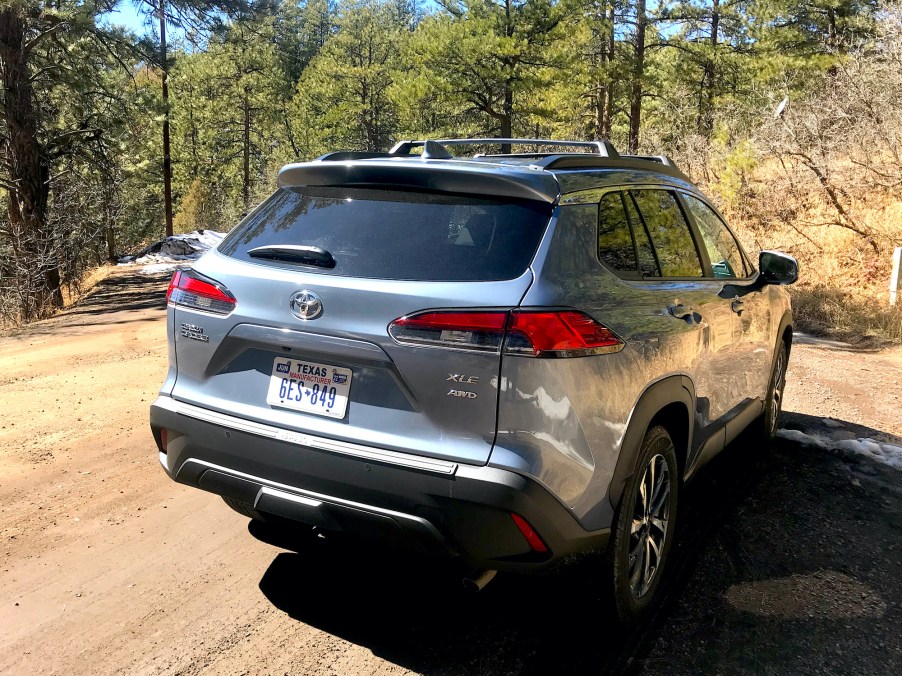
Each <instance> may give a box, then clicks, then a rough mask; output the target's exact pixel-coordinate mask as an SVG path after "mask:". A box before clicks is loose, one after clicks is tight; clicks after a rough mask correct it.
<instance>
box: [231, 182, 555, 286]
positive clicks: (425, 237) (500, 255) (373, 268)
mask: <svg viewBox="0 0 902 676" xmlns="http://www.w3.org/2000/svg"><path fill="white" fill-rule="evenodd" d="M550 215H551V206H550V205H547V204H541V203H538V202H527V201H517V202H512V201H503V202H502V201H496V200H484V199H472V198H470V197H463V196H447V195H434V194H430V193H412V192H395V191H389V190H357V189H347V188H340V189H336V188H291V189H287V188H283V189H281V190H279V191H277V192H276V193H275V194H274V195H273V196H272V197H270V198H269V199H268V200H267V201H266V202H264V203H263V204H262V205H261V207H260V208H259V209H257V210H256V211H254V212H252V213H251V214H250V215H249V216H248V217H247V218H246V219H245V220H244V221H242V222H241V223H239V224H238V225H237V226H236V227H235V229H234V230H232V232H231V233H229V235H228V237H226V238H225V239H224V240H223V241H222V243H221V244H220V245H219V251H220V252H221V253H224V254H226V255H227V256H232V257H234V258H239V259H241V260H245V261H252V262H255V263H261V264H266V265H278V266H280V267H287V268H294V269H301V270H304V271H305V272H315V273H321V274H325V275H340V276H343V277H367V278H371V279H399V280H411V281H436V282H437V281H448V282H466V281H496V280H504V279H514V278H516V277H519V276H520V275H521V274H523V272H524V271H525V270H526V268H527V267H528V266H529V263H530V261H531V260H532V257H533V255H535V252H536V249H537V248H538V245H539V240H540V239H541V237H542V233H543V232H544V230H545V226H546V225H547V223H548V219H549V217H550ZM278 245H283V246H284V245H295V246H297V245H301V246H315V247H319V248H321V249H325V250H326V251H328V252H329V253H330V254H331V255H332V257H333V258H334V259H335V267H333V268H328V267H319V266H315V265H304V264H298V263H290V262H286V263H283V262H278V261H273V260H264V259H261V258H257V257H253V256H250V255H248V251H250V250H251V249H255V248H257V247H261V246H278Z"/></svg>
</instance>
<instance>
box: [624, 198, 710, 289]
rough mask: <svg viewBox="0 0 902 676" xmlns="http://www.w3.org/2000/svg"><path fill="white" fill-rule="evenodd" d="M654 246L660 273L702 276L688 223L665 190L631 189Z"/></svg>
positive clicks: (699, 260)
mask: <svg viewBox="0 0 902 676" xmlns="http://www.w3.org/2000/svg"><path fill="white" fill-rule="evenodd" d="M630 193H631V194H632V196H633V198H634V199H635V201H636V206H637V207H638V209H639V214H640V216H641V218H642V222H643V224H644V225H645V228H646V230H647V232H648V235H649V237H650V238H651V241H652V245H653V246H654V250H655V254H656V258H657V261H658V266H659V267H660V270H661V275H662V276H663V277H702V276H703V275H704V272H703V270H702V264H701V259H700V258H699V256H698V251H697V250H696V248H695V241H694V240H693V238H692V233H691V232H690V230H689V224H688V223H687V222H686V218H685V217H684V216H683V211H682V209H680V205H679V203H678V202H677V199H676V195H675V194H674V193H673V192H671V191H669V190H655V189H649V190H631V191H630Z"/></svg>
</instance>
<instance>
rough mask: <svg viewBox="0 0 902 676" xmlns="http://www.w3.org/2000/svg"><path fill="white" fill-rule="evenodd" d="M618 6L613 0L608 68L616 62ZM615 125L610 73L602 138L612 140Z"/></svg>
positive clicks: (605, 95) (607, 81) (612, 79)
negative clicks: (616, 10) (615, 12)
mask: <svg viewBox="0 0 902 676" xmlns="http://www.w3.org/2000/svg"><path fill="white" fill-rule="evenodd" d="M615 9H616V6H615V4H614V0H611V9H610V12H611V14H610V17H611V19H610V21H611V23H610V26H609V27H608V30H609V31H610V32H609V33H608V66H609V67H610V65H611V64H612V63H613V62H614V49H615V47H616V45H617V36H616V35H615V32H614V28H615V25H616V23H615V22H616V16H615V14H614V10H615ZM613 124H614V78H613V74H612V73H610V72H609V73H608V77H607V80H606V82H605V88H604V120H603V124H602V127H603V128H602V138H606V139H610V138H611V128H612V127H613Z"/></svg>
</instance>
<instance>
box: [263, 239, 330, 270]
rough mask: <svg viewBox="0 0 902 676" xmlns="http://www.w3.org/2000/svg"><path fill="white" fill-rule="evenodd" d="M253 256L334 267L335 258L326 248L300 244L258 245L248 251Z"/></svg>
mask: <svg viewBox="0 0 902 676" xmlns="http://www.w3.org/2000/svg"><path fill="white" fill-rule="evenodd" d="M247 255H248V256H251V257H253V258H265V259H267V260H271V261H284V262H285V263H300V264H301V265H316V266H319V267H321V268H334V267H335V259H334V258H333V257H332V254H330V253H329V252H328V251H326V250H325V249H322V248H320V247H318V246H306V245H298V244H268V245H266V246H258V247H256V248H254V249H251V250H250V251H248V252H247Z"/></svg>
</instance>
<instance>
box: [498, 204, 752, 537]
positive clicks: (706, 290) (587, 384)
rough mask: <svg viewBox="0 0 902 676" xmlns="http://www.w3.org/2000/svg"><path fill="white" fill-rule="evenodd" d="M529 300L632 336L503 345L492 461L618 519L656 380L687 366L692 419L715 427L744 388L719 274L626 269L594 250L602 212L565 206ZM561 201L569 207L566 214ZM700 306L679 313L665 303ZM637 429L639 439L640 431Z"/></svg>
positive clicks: (580, 510) (597, 521)
mask: <svg viewBox="0 0 902 676" xmlns="http://www.w3.org/2000/svg"><path fill="white" fill-rule="evenodd" d="M575 208H581V207H575V206H564V207H560V208H559V214H558V218H557V220H556V222H555V224H554V227H555V231H554V235H553V240H552V244H551V246H550V247H549V249H548V252H547V255H546V256H545V257H544V258H538V259H537V260H536V268H537V269H536V282H535V283H534V284H533V285H532V286H531V287H530V289H529V291H528V292H527V294H526V296H525V298H524V300H523V303H522V305H523V306H524V307H530V306H540V307H541V306H546V307H547V306H565V307H576V308H579V309H580V310H583V311H585V312H587V313H588V314H590V315H591V316H592V317H593V318H595V319H596V320H597V321H599V322H601V323H602V324H604V325H605V326H607V327H608V328H610V329H611V330H613V331H614V332H615V333H617V335H619V336H620V337H621V338H622V339H623V340H624V341H625V344H626V345H625V348H624V349H623V350H622V351H620V352H617V353H614V354H606V355H598V356H591V357H582V358H573V359H558V360H543V359H530V358H524V357H510V356H505V357H504V358H503V359H502V366H501V374H502V380H501V393H500V399H499V412H498V434H497V437H496V445H495V449H494V451H493V454H492V457H491V459H490V464H492V465H497V466H499V467H505V468H510V469H514V470H516V471H521V472H523V473H525V474H527V475H529V476H531V477H533V478H535V479H536V480H538V481H540V482H542V483H543V484H544V485H545V486H547V487H548V488H549V489H550V490H551V491H552V492H553V493H555V494H556V495H557V496H558V497H559V499H561V500H562V501H564V502H565V503H566V504H567V505H568V506H569V507H570V508H571V509H572V510H573V511H574V513H575V515H576V517H577V518H578V519H580V520H581V523H582V524H583V526H584V527H586V528H592V527H604V526H607V525H609V522H608V523H605V520H606V519H610V517H611V515H612V512H611V505H610V501H609V500H607V499H605V498H607V496H608V489H609V486H610V483H611V478H612V475H613V473H614V469H615V467H616V465H617V460H618V457H619V455H620V453H621V452H622V449H623V440H624V435H625V434H626V432H627V427H628V424H629V422H630V418H631V414H632V412H633V411H634V409H635V407H636V405H637V402H639V400H640V398H641V396H642V394H643V392H644V390H645V389H646V388H647V387H648V385H649V383H654V382H655V381H657V380H660V379H662V378H666V377H667V376H686V377H687V378H688V381H689V382H690V383H691V387H692V389H694V392H695V398H694V403H695V410H694V411H692V413H693V416H694V418H695V421H696V425H695V426H696V427H697V428H698V429H699V430H700V431H701V432H702V433H703V434H701V435H700V440H699V442H698V443H701V442H702V441H703V440H704V438H705V435H704V432H708V433H709V434H710V433H713V432H714V430H716V429H717V428H718V427H720V426H722V425H723V424H724V423H725V421H726V419H727V418H728V416H729V415H730V413H731V411H732V409H733V408H735V406H736V405H737V403H738V402H739V400H740V399H741V397H739V396H738V394H737V393H736V392H735V387H734V381H733V380H732V375H731V369H733V368H735V364H736V363H737V361H738V362H739V363H741V360H739V359H738V355H736V354H735V353H734V352H733V351H732V347H733V341H732V316H731V313H730V310H729V302H728V301H726V300H725V299H724V298H723V297H722V295H721V294H720V292H721V291H722V289H723V286H724V285H723V283H722V282H718V281H716V280H704V279H699V280H679V281H678V280H673V281H671V280H655V281H637V282H632V281H625V280H622V279H620V278H618V277H616V276H615V275H614V274H613V273H611V272H610V271H608V270H607V269H606V268H604V267H603V266H602V265H601V264H600V263H599V262H598V260H597V259H596V258H595V255H594V251H595V243H594V242H595V216H594V215H592V214H594V211H592V210H591V208H587V211H586V213H585V214H579V215H577V214H576V212H562V211H561V210H564V209H575ZM562 213H564V214H566V215H562ZM675 304H684V305H686V306H689V307H691V308H692V309H693V310H695V311H696V313H697V315H698V316H697V318H694V319H693V320H692V321H687V320H683V319H678V318H676V317H674V316H672V315H671V314H670V313H669V312H668V307H669V306H671V305H675ZM640 440H641V439H640Z"/></svg>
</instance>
